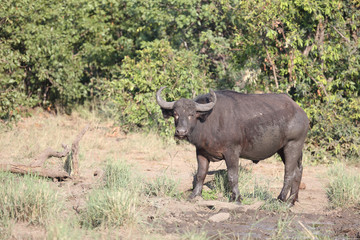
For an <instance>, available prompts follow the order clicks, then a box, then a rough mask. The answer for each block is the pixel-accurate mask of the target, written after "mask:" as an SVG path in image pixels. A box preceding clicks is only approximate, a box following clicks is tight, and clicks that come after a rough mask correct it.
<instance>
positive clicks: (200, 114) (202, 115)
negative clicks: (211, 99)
mask: <svg viewBox="0 0 360 240" xmlns="http://www.w3.org/2000/svg"><path fill="white" fill-rule="evenodd" d="M211 112H212V110H210V111H206V112H196V118H197V119H199V120H200V122H205V121H206V119H207V117H208V116H209V115H210V113H211Z"/></svg>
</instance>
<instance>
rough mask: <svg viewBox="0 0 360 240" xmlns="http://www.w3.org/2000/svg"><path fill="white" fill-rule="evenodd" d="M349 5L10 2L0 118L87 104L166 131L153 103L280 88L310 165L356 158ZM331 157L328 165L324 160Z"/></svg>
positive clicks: (0, 18)
mask: <svg viewBox="0 0 360 240" xmlns="http://www.w3.org/2000/svg"><path fill="white" fill-rule="evenodd" d="M358 8H359V3H357V2H356V1H344V0H337V1H332V0H325V1H315V2H314V1H312V2H308V1H290V0H275V1H233V0H224V1H200V0H180V1H173V0H165V1H164V0H150V1H140V0H124V1H120V2H119V1H115V0H102V1H99V0H90V1H89V0H86V1H85V0H76V1H75V0H66V1H54V0H50V1H44V0H39V1H29V0H10V1H5V2H4V3H3V4H1V6H0V44H1V48H0V118H1V119H3V120H10V119H16V118H18V117H19V116H20V114H21V113H22V111H23V109H25V108H28V107H34V106H42V107H44V108H47V109H55V110H58V111H59V110H61V111H64V110H65V111H66V112H70V111H71V110H72V109H73V107H74V106H76V105H78V104H83V103H84V102H85V101H88V102H91V103H92V104H91V106H93V107H94V106H95V105H96V104H95V103H100V104H99V105H100V106H104V105H106V106H107V107H108V108H110V111H111V112H112V115H113V116H114V117H115V118H117V119H118V120H119V121H120V122H121V123H122V126H123V127H124V128H126V129H135V128H142V129H150V128H152V129H158V130H159V132H161V133H162V134H166V135H169V134H170V132H169V130H166V129H169V128H168V127H167V125H168V124H169V123H168V122H165V121H164V120H163V119H162V117H161V114H160V111H159V108H158V107H157V106H156V104H155V97H154V96H155V91H156V90H157V89H158V88H159V87H160V86H163V85H166V86H168V90H167V91H165V95H166V96H165V97H166V98H168V99H169V100H172V99H178V98H180V97H193V96H194V95H196V94H198V93H203V92H206V91H208V88H210V87H212V88H215V89H224V88H229V89H234V90H237V91H242V92H254V91H264V92H270V91H271V92H287V93H288V94H290V95H291V96H292V97H293V99H295V100H296V101H297V102H298V103H299V104H300V105H301V106H302V107H303V108H304V109H305V110H306V112H307V113H308V115H309V117H310V119H311V126H312V130H311V132H310V134H309V145H308V147H309V149H310V151H311V152H313V157H314V158H313V159H315V160H316V161H319V160H320V161H331V159H329V158H332V157H345V158H355V159H356V158H357V159H358V158H359V149H358V147H357V146H359V135H360V134H359V120H360V117H359V107H358V106H359V104H358V103H359V91H360V81H359V80H358V79H359V66H360V62H359V61H360V55H359V52H358V48H359V41H358V38H359V35H360V33H359V31H360V30H359V27H360V14H359V11H358ZM325 157H326V159H325Z"/></svg>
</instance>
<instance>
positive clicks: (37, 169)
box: [0, 125, 90, 180]
mask: <svg viewBox="0 0 360 240" xmlns="http://www.w3.org/2000/svg"><path fill="white" fill-rule="evenodd" d="M89 127H90V126H89V125H88V126H86V127H85V128H84V129H83V130H82V131H81V132H80V133H79V134H78V135H77V136H76V138H75V140H74V142H73V143H72V145H71V149H70V147H69V146H68V145H64V144H63V145H62V147H63V149H64V150H63V151H62V152H59V151H55V150H53V149H51V148H48V149H46V150H45V151H44V152H42V153H41V154H39V155H38V156H37V157H36V158H35V159H34V160H33V161H32V163H31V164H30V165H22V164H14V163H10V164H0V170H1V171H9V172H12V173H18V174H36V175H39V176H42V177H48V178H57V179H59V180H64V179H67V178H70V179H71V178H72V177H71V176H70V173H68V172H67V171H65V169H60V170H59V169H58V170H51V169H45V168H44V167H43V166H42V165H43V164H44V163H45V161H46V160H47V159H49V158H51V157H56V158H63V157H66V156H70V158H72V159H70V160H72V162H71V163H72V170H73V174H72V175H73V176H74V177H77V176H78V174H79V162H78V152H79V142H80V140H81V138H82V137H83V136H84V134H85V133H86V131H87V130H88V129H89Z"/></svg>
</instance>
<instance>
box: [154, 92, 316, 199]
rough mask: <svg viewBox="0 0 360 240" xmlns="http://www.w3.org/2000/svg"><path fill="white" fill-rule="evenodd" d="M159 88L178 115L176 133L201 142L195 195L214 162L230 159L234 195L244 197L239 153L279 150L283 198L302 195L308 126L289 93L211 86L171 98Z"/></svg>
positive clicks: (264, 154) (253, 156)
mask: <svg viewBox="0 0 360 240" xmlns="http://www.w3.org/2000/svg"><path fill="white" fill-rule="evenodd" d="M164 88H165V87H162V88H160V89H159V90H158V91H157V93H156V100H157V103H158V104H159V105H160V107H161V110H162V113H163V116H164V117H165V118H169V117H171V116H172V117H174V119H175V127H176V130H175V137H177V138H179V139H186V140H187V141H189V142H190V143H192V144H193V145H195V147H196V155H197V161H198V171H197V175H196V185H195V187H194V190H193V192H192V194H191V195H190V198H194V197H195V196H198V195H201V191H202V187H203V183H204V179H205V177H206V174H207V172H208V169H209V163H210V162H211V161H219V160H223V159H225V162H226V166H227V169H228V179H229V183H230V187H231V190H232V195H231V200H233V201H241V196H240V193H239V188H238V168H239V157H241V158H246V159H250V160H252V161H253V162H254V163H257V162H259V161H260V160H263V159H265V158H268V157H270V156H272V155H273V154H275V153H278V154H279V155H280V157H281V159H282V161H283V163H284V164H285V175H284V186H283V188H282V190H281V192H280V195H279V196H278V199H280V200H281V201H285V200H286V198H287V195H288V192H289V190H290V188H291V192H290V196H289V198H288V201H289V202H291V203H292V204H294V203H295V201H297V199H298V193H299V185H300V181H301V177H302V171H303V167H302V148H303V145H304V140H305V138H306V135H307V131H308V128H309V120H308V118H307V116H306V113H305V112H304V111H303V110H302V109H301V108H300V107H299V106H298V105H297V104H296V103H295V102H294V101H293V100H292V99H291V98H290V97H288V96H287V95H285V94H272V93H270V94H242V93H238V92H235V91H229V90H223V91H216V92H214V91H212V90H210V93H208V94H205V95H201V96H198V97H197V98H195V99H194V100H191V99H183V98H182V99H180V100H177V101H173V102H167V101H165V100H163V99H162V97H161V96H160V95H161V91H162V90H163V89H164Z"/></svg>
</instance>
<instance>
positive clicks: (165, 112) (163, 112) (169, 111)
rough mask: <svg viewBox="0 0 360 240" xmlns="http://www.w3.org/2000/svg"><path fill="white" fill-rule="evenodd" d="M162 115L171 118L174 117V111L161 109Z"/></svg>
mask: <svg viewBox="0 0 360 240" xmlns="http://www.w3.org/2000/svg"><path fill="white" fill-rule="evenodd" d="M161 111H162V114H163V117H164V118H169V117H173V116H174V111H173V110H172V109H164V108H161Z"/></svg>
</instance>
